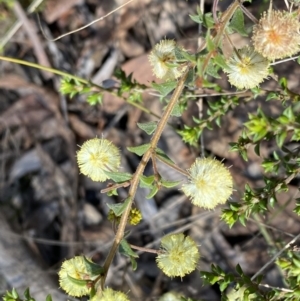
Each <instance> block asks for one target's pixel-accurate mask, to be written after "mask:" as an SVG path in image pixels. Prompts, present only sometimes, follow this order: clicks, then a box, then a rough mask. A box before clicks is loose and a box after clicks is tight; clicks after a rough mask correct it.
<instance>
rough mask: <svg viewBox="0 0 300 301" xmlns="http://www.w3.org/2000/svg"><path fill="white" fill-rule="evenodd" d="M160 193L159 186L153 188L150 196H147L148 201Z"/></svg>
mask: <svg viewBox="0 0 300 301" xmlns="http://www.w3.org/2000/svg"><path fill="white" fill-rule="evenodd" d="M157 192H158V187H157V186H152V189H151V191H150V192H149V194H148V195H147V196H146V199H151V198H153V197H154V196H155V195H156V194H157Z"/></svg>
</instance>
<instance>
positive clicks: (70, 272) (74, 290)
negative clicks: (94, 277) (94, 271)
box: [58, 256, 91, 297]
mask: <svg viewBox="0 0 300 301" xmlns="http://www.w3.org/2000/svg"><path fill="white" fill-rule="evenodd" d="M58 276H59V285H60V287H61V288H62V289H63V290H64V291H65V292H66V293H67V294H68V295H70V296H73V297H81V296H85V295H88V294H89V293H90V290H91V289H90V287H89V286H88V285H87V283H85V281H87V280H89V279H90V276H89V273H88V270H87V266H86V264H85V261H84V258H83V256H76V257H74V258H72V259H69V260H65V261H64V262H63V263H62V266H61V268H60V270H59V272H58ZM70 277H71V278H70ZM72 278H73V279H74V280H73V279H72ZM76 280H79V281H78V282H76ZM80 281H82V283H79V282H80Z"/></svg>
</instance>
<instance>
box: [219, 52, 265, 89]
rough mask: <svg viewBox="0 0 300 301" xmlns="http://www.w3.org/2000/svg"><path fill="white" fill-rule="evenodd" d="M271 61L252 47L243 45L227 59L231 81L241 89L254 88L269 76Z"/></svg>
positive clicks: (227, 71)
mask: <svg viewBox="0 0 300 301" xmlns="http://www.w3.org/2000/svg"><path fill="white" fill-rule="evenodd" d="M269 65H270V64H269V61H268V60H267V59H265V58H264V57H263V56H262V55H260V54H259V53H257V52H256V51H254V49H253V48H252V47H248V46H246V47H243V48H242V49H239V50H238V52H237V53H236V52H234V53H233V56H232V57H231V58H230V59H229V60H228V61H227V69H226V70H224V71H225V72H226V73H227V74H228V79H229V82H230V83H231V84H232V85H233V86H235V87H237V88H239V89H252V88H254V87H256V86H258V85H259V84H260V83H261V82H263V81H264V79H265V78H267V77H268V74H269V71H268V68H269Z"/></svg>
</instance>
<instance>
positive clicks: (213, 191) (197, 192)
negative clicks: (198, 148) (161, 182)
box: [182, 158, 233, 209]
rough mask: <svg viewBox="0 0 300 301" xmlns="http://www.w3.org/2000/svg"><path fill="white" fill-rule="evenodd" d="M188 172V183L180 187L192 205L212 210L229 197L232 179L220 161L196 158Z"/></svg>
mask: <svg viewBox="0 0 300 301" xmlns="http://www.w3.org/2000/svg"><path fill="white" fill-rule="evenodd" d="M188 172H189V183H188V184H183V185H182V191H183V192H184V194H185V195H186V196H188V197H190V199H191V201H192V203H193V204H194V205H196V206H199V207H203V208H207V209H213V208H215V207H216V206H217V205H218V204H224V203H225V202H226V201H227V200H228V198H229V197H230V195H231V193H232V190H233V181H232V177H231V174H230V172H229V170H228V168H226V167H225V166H224V165H223V163H221V162H220V161H217V160H215V159H211V158H198V159H196V161H195V162H194V164H193V165H192V166H191V168H190V169H189V170H188Z"/></svg>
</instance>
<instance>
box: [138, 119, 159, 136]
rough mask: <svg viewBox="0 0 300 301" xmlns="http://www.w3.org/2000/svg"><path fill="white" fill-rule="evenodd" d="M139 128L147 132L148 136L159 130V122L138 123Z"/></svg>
mask: <svg viewBox="0 0 300 301" xmlns="http://www.w3.org/2000/svg"><path fill="white" fill-rule="evenodd" d="M137 126H138V127H139V128H140V129H141V130H143V131H144V132H146V133H147V134H148V135H151V134H152V133H154V131H155V130H156V128H157V122H155V121H150V122H144V123H137Z"/></svg>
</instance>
